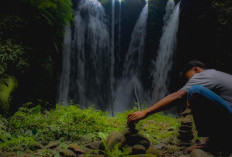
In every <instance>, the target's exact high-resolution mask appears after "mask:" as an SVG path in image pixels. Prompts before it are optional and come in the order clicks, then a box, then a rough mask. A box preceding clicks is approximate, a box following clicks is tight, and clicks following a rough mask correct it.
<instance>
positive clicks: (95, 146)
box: [86, 141, 101, 150]
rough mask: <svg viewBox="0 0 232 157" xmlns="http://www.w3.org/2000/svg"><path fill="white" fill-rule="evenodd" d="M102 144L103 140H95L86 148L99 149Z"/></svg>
mask: <svg viewBox="0 0 232 157" xmlns="http://www.w3.org/2000/svg"><path fill="white" fill-rule="evenodd" d="M100 144H101V141H95V142H92V143H90V144H88V145H86V148H89V149H95V150H99V148H100Z"/></svg>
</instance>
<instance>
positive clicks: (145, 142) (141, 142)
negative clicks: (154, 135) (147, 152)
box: [138, 140, 150, 149]
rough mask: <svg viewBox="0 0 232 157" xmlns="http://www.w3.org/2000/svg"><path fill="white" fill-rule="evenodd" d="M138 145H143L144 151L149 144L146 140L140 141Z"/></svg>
mask: <svg viewBox="0 0 232 157" xmlns="http://www.w3.org/2000/svg"><path fill="white" fill-rule="evenodd" d="M138 144H140V145H143V146H144V147H145V148H146V149H147V148H148V147H149V146H150V142H149V141H148V140H141V141H139V142H138Z"/></svg>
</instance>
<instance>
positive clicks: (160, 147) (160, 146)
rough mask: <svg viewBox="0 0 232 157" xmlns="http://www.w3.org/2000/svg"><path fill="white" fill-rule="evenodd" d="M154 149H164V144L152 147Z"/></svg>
mask: <svg viewBox="0 0 232 157" xmlns="http://www.w3.org/2000/svg"><path fill="white" fill-rule="evenodd" d="M154 147H155V148H156V149H162V148H163V147H164V144H163V143H160V144H156V145H154Z"/></svg>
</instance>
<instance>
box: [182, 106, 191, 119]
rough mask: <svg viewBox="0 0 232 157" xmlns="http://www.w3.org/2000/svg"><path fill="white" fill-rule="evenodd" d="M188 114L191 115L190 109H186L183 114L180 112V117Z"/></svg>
mask: <svg viewBox="0 0 232 157" xmlns="http://www.w3.org/2000/svg"><path fill="white" fill-rule="evenodd" d="M190 114H192V112H191V109H189V108H188V109H186V110H185V111H184V112H182V113H181V114H180V115H182V116H184V117H185V116H186V115H190Z"/></svg>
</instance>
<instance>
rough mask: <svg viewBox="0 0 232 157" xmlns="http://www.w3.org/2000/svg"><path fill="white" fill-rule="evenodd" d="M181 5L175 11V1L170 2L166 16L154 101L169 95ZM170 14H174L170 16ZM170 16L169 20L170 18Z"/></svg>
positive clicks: (154, 77) (158, 59)
mask: <svg viewBox="0 0 232 157" xmlns="http://www.w3.org/2000/svg"><path fill="white" fill-rule="evenodd" d="M179 5H180V2H179V3H178V4H177V5H176V7H175V9H174V10H173V6H174V1H173V0H169V1H168V3H167V6H166V15H165V16H164V27H163V34H162V37H161V40H160V45H159V50H158V53H157V58H156V62H155V68H154V69H155V70H154V72H153V83H152V84H153V90H152V101H153V102H154V101H157V100H159V99H161V98H162V97H164V96H165V95H166V94H167V93H168V84H169V82H168V74H169V72H170V70H171V68H172V64H173V55H174V51H175V47H176V43H177V32H178V26H179ZM170 12H172V13H171V14H170ZM168 16H169V18H168Z"/></svg>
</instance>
